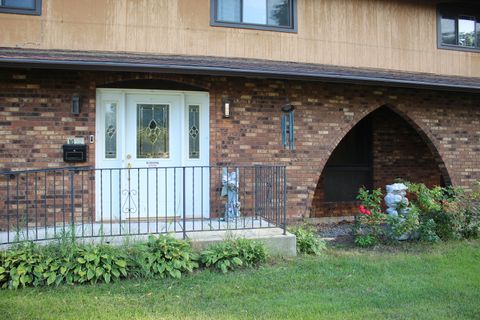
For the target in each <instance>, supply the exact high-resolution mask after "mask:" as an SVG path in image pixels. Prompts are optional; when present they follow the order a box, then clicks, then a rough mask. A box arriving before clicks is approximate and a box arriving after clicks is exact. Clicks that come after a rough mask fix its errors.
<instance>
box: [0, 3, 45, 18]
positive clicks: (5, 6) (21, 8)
mask: <svg viewBox="0 0 480 320" xmlns="http://www.w3.org/2000/svg"><path fill="white" fill-rule="evenodd" d="M0 13H17V14H31V15H37V16H39V15H41V14H42V0H0Z"/></svg>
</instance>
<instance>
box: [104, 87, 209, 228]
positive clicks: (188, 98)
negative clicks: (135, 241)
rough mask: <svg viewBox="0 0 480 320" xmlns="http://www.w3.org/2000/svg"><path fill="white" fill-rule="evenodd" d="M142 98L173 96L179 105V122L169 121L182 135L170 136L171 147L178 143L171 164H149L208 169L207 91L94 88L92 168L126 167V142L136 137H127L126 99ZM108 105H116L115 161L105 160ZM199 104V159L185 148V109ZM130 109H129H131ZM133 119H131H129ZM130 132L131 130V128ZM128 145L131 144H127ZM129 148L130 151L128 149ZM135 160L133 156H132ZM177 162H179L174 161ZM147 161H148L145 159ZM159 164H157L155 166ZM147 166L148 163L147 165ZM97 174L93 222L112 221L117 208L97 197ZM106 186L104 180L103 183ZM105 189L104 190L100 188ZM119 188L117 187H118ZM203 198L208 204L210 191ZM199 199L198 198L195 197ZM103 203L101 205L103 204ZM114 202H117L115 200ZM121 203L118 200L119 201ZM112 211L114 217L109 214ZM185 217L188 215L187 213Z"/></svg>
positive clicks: (186, 135)
mask: <svg viewBox="0 0 480 320" xmlns="http://www.w3.org/2000/svg"><path fill="white" fill-rule="evenodd" d="M142 95H143V96H145V97H146V98H147V99H146V100H148V98H150V97H153V98H155V97H159V96H162V95H163V96H175V97H177V98H178V101H179V104H180V106H179V107H180V119H179V121H177V122H180V123H172V122H170V126H180V130H179V132H181V136H182V138H181V139H178V138H177V137H173V136H172V135H169V139H170V146H172V144H173V145H175V144H178V143H179V142H180V143H181V146H180V147H179V148H175V149H176V150H177V152H178V153H179V154H178V155H175V160H174V163H173V162H172V161H162V159H154V160H153V161H152V163H154V166H156V167H170V166H179V167H183V166H208V165H209V163H210V145H209V143H210V128H209V123H210V121H209V119H210V115H209V109H210V108H209V95H208V93H207V92H196V91H173V90H142V89H109V88H105V89H103V88H102V89H97V92H96V139H95V140H96V146H95V167H96V168H97V169H101V168H125V167H126V166H127V164H128V161H129V160H130V159H127V157H126V155H127V139H135V140H136V137H127V127H128V125H130V126H132V124H131V123H130V124H128V123H127V121H129V120H130V119H128V120H127V118H128V117H127V108H128V107H129V105H128V104H129V100H131V99H129V97H136V98H138V97H139V96H142ZM107 103H116V105H117V109H116V110H117V111H116V122H117V129H116V133H117V153H116V158H114V159H107V158H106V157H105V106H106V104H107ZM190 105H198V106H199V107H200V117H199V118H200V139H199V145H200V156H199V158H198V159H190V158H189V148H188V142H189V140H188V129H189V128H188V106H190ZM130 107H132V106H130ZM132 120H133V119H132ZM130 130H131V129H130ZM130 143H131V141H130ZM130 149H132V148H131V147H130ZM134 157H135V159H136V154H135V155H134ZM177 159H178V160H177ZM145 160H146V161H148V159H145ZM156 163H158V165H157V164H156ZM149 166H150V164H149ZM98 180H99V179H98V172H97V178H96V192H97V196H96V208H97V209H96V213H97V214H96V220H97V221H98V220H101V219H103V220H106V218H108V219H115V218H117V216H118V215H120V216H121V214H116V211H118V210H119V208H113V206H112V208H110V205H109V203H112V201H110V202H109V203H106V202H105V201H106V200H105V197H103V200H102V199H100V197H99V196H98V195H99V194H100V193H101V191H102V190H100V185H99V184H100V183H99V181H98ZM102 182H103V183H104V184H105V183H106V182H105V179H103V180H102ZM103 188H104V189H103V190H105V187H103ZM117 189H118V188H117ZM112 193H114V195H113V196H115V194H120V193H121V192H120V190H118V192H117V190H114V192H112ZM204 197H208V199H203V202H204V203H205V204H208V203H209V192H206V193H205V195H204ZM197 198H198V196H197ZM102 201H103V202H102ZM114 202H116V201H114ZM118 202H119V203H121V199H120V201H118ZM105 207H108V211H110V212H108V214H107V213H106V212H103V211H101V210H105ZM205 209H206V210H204V211H203V212H202V213H201V215H202V216H204V217H206V216H208V215H209V208H205ZM100 211H101V212H100ZM112 211H113V212H114V213H113V214H112V213H111V212H112ZM197 213H198V212H197ZM187 214H188V213H187Z"/></svg>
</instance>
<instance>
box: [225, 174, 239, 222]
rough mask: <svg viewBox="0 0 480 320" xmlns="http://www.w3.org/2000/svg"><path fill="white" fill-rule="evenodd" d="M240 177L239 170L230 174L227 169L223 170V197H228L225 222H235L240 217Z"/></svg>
mask: <svg viewBox="0 0 480 320" xmlns="http://www.w3.org/2000/svg"><path fill="white" fill-rule="evenodd" d="M238 175H239V170H238V169H236V170H234V171H232V172H230V173H229V172H228V169H227V168H223V169H222V192H221V196H222V197H227V203H226V204H225V213H224V219H225V221H231V220H235V219H237V218H239V217H240V202H239V201H238V187H239V183H238Z"/></svg>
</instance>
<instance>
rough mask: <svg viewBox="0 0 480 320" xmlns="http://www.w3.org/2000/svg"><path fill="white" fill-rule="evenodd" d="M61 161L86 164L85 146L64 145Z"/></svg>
mask: <svg viewBox="0 0 480 320" xmlns="http://www.w3.org/2000/svg"><path fill="white" fill-rule="evenodd" d="M63 161H65V162H86V161H87V146H86V145H84V144H64V145H63Z"/></svg>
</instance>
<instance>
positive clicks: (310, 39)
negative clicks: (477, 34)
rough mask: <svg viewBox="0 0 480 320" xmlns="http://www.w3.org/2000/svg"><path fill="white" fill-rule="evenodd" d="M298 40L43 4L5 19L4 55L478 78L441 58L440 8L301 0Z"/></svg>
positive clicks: (197, 10)
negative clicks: (151, 56)
mask: <svg viewBox="0 0 480 320" xmlns="http://www.w3.org/2000/svg"><path fill="white" fill-rule="evenodd" d="M298 21H299V24H298V33H281V32H270V31H258V30H247V29H235V28H222V27H211V26H210V0H82V1H78V0H43V13H42V16H40V17H38V16H26V15H14V14H0V30H2V32H1V33H0V46H1V47H25V48H39V49H63V50H100V51H127V52H142V53H161V54H179V55H205V56H222V57H224V56H226V57H241V58H259V59H269V60H282V61H298V62H309V63H320V64H333V65H342V66H355V67H368V68H383V69H396V70H406V71H414V72H429V73H440V74H448V75H462V76H477V77H478V76H480V53H472V52H461V51H452V50H440V49H437V43H436V41H437V40H436V10H435V1H433V0H432V1H419V0H416V1H415V0H398V1H393V0H392V1H387V0H298Z"/></svg>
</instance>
